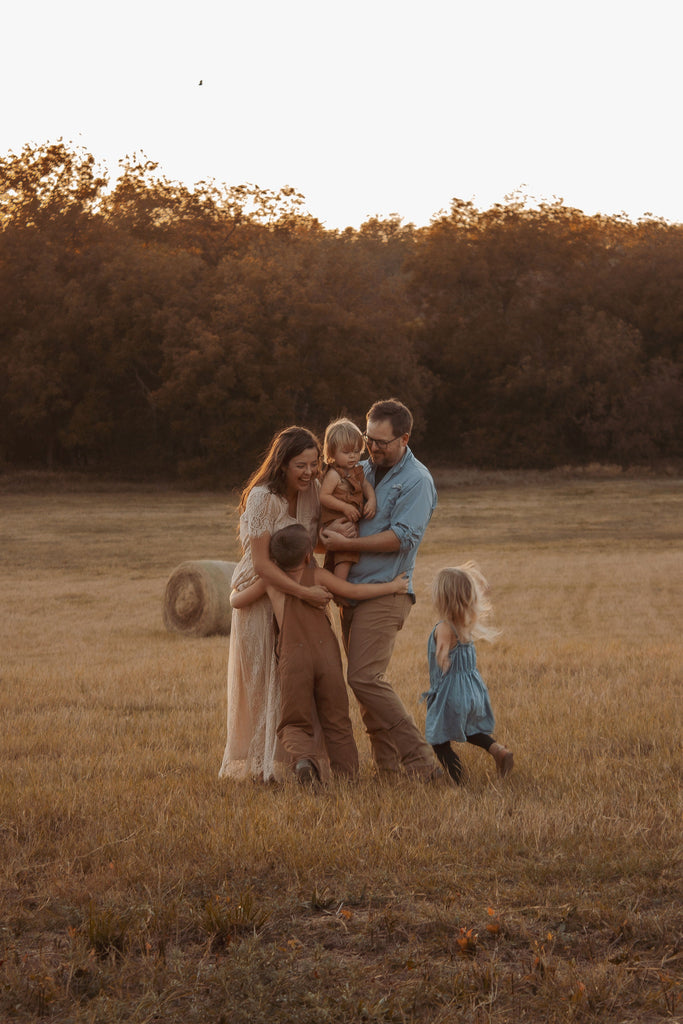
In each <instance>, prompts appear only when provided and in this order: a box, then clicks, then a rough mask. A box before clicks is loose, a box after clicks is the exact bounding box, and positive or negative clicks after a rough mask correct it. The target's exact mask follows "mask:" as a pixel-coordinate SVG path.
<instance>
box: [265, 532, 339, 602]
mask: <svg viewBox="0 0 683 1024" xmlns="http://www.w3.org/2000/svg"><path fill="white" fill-rule="evenodd" d="M269 545H270V534H269V533H262V534H260V535H259V536H258V537H252V538H251V557H252V560H253V562H254V571H255V572H256V573H257V574H258V575H259V576H260V577H261V579H262V580H263V582H264V583H265V585H266V587H268V586H271V587H275V588H276V589H277V590H281V591H282V592H283V593H285V594H292V595H293V596H294V597H299V598H301V600H302V601H306V602H307V603H308V604H312V605H313V607H314V608H326V607H327V602H328V601H329V600H330V598H331V596H332V594H331V593H330V591H329V590H328V589H327V587H326V586H325V585H323V584H321V585H320V586H315V587H302V585H301V584H300V583H297V582H296V580H294V579H292V577H291V576H288V575H287V573H286V572H283V571H282V569H280V567H279V566H277V565H276V564H275V562H272V561H271V559H270V555H269V554H268V548H269Z"/></svg>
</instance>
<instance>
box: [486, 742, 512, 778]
mask: <svg viewBox="0 0 683 1024" xmlns="http://www.w3.org/2000/svg"><path fill="white" fill-rule="evenodd" d="M489 754H491V755H492V757H493V759H494V761H495V762H496V769H497V770H498V774H499V775H500V777H501V779H504V778H505V776H506V775H509V774H510V772H511V771H512V769H513V766H514V763H515V758H514V754H513V753H512V751H511V750H508V749H507V747H504V746H503V744H502V743H492V744H491V746H490V747H489Z"/></svg>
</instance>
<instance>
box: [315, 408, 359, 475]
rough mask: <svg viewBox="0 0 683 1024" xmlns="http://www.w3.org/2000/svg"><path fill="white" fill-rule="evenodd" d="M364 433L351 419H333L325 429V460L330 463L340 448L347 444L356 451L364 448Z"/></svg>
mask: <svg viewBox="0 0 683 1024" xmlns="http://www.w3.org/2000/svg"><path fill="white" fill-rule="evenodd" d="M364 443H365V442H364V441H363V434H362V433H361V431H360V429H359V428H358V427H357V426H356V424H355V423H353V422H352V421H351V420H346V419H341V420H333V422H332V423H330V425H329V426H328V428H327V430H326V431H325V440H324V441H323V460H324V461H325V462H326V463H327V465H329V464H330V463H332V462H334V457H335V455H336V454H337V452H338V451H339V449H340V448H343V447H344V446H345V445H346V446H347V447H348V448H353V449H354V451H362V450H363V445H364Z"/></svg>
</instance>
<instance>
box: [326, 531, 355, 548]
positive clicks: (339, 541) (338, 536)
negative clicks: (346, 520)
mask: <svg viewBox="0 0 683 1024" xmlns="http://www.w3.org/2000/svg"><path fill="white" fill-rule="evenodd" d="M354 539H355V538H354ZM320 540H321V541H322V543H323V544H324V545H325V547H326V548H327V550H328V551H351V550H353V544H352V540H351V538H349V537H345V536H344V534H343V533H340V532H339V531H338V530H333V529H332V528H331V527H329V526H328V527H327V528H326V529H324V530H321V531H320Z"/></svg>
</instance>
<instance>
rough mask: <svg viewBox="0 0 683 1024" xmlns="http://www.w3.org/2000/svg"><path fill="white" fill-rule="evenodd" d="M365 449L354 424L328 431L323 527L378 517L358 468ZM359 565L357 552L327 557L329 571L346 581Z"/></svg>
mask: <svg viewBox="0 0 683 1024" xmlns="http://www.w3.org/2000/svg"><path fill="white" fill-rule="evenodd" d="M363 447H364V444H363V435H362V434H361V432H360V430H359V429H358V427H357V426H356V424H355V423H352V422H351V420H345V419H342V420H334V422H333V423H330V425H329V427H328V428H327V430H326V431H325V441H324V444H323V460H324V463H325V469H324V476H323V481H322V484H321V486H320V505H321V512H322V516H321V522H320V525H321V527H325V526H327V525H329V523H331V522H333V521H334V520H335V519H340V518H343V519H348V520H349V522H351V523H357V522H358V520H359V519H361V518H364V519H372V518H373V517H374V515H375V512H376V511H377V499H376V497H375V492H374V490H373V488H372V487H371V486H370V484H369V483H368V481H367V480H366V479H365V473H364V472H363V470H362V469H361V467H360V466H359V465H358V461H359V459H360V457H361V454H362V452H363ZM357 561H358V553H357V552H356V551H330V552H328V554H327V555H326V556H325V568H326V569H329V570H331V571H333V572H334V574H335V576H339V578H340V579H343V580H345V579H347V578H348V575H349V569H350V568H351V565H352V564H353V563H354V562H357Z"/></svg>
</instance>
